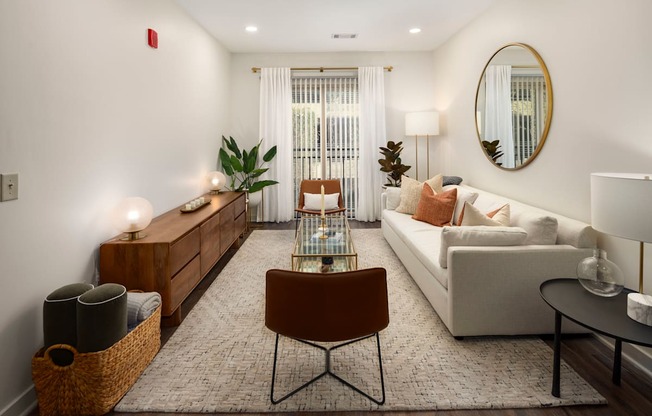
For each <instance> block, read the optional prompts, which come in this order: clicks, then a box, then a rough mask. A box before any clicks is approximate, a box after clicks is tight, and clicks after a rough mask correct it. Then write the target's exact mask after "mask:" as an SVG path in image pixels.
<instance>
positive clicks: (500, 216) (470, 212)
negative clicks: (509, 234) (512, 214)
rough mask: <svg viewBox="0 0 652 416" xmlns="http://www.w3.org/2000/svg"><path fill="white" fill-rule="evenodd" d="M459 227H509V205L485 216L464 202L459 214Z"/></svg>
mask: <svg viewBox="0 0 652 416" xmlns="http://www.w3.org/2000/svg"><path fill="white" fill-rule="evenodd" d="M460 225H489V226H494V227H500V226H503V227H509V225H510V222H509V204H505V205H503V206H502V207H500V208H496V209H495V210H493V211H491V212H487V213H486V214H485V213H483V212H481V211H480V210H479V209H478V208H476V207H475V206H473V205H471V204H469V203H468V202H464V208H463V209H462V213H461V214H460Z"/></svg>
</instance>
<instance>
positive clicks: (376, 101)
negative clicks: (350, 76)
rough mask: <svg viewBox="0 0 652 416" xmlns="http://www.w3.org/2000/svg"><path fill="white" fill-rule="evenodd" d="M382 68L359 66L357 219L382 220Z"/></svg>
mask: <svg viewBox="0 0 652 416" xmlns="http://www.w3.org/2000/svg"><path fill="white" fill-rule="evenodd" d="M383 71H384V70H383V68H382V67H360V68H359V69H358V83H359V94H360V162H359V163H358V208H357V210H356V219H357V220H358V221H375V220H377V219H380V193H381V191H382V185H383V174H382V172H381V171H380V165H379V164H378V158H379V157H380V156H379V153H378V152H379V149H378V148H379V147H380V146H383V145H385V143H386V139H387V135H386V132H385V81H384V76H385V74H384V72H383Z"/></svg>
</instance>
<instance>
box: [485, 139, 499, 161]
mask: <svg viewBox="0 0 652 416" xmlns="http://www.w3.org/2000/svg"><path fill="white" fill-rule="evenodd" d="M499 143H500V140H494V141H492V142H488V141H487V140H483V141H482V147H484V151H485V152H487V155H489V157H490V158H491V160H493V161H494V163H495V164H496V165H498V166H501V165H502V163H500V162H497V160H498V158H499V157H501V156H502V155H503V151H502V150H499V149H500V144H499Z"/></svg>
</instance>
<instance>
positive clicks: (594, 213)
mask: <svg viewBox="0 0 652 416" xmlns="http://www.w3.org/2000/svg"><path fill="white" fill-rule="evenodd" d="M591 225H592V226H593V228H595V229H596V230H597V231H600V232H603V233H605V234H609V235H613V236H617V237H621V238H626V239H628V240H634V241H638V242H639V244H640V248H639V256H640V257H639V276H638V279H639V283H638V285H639V286H638V291H639V293H630V294H629V295H628V296H627V315H628V316H629V317H630V318H632V319H634V320H636V321H638V322H641V323H643V324H646V325H650V326H652V296H650V295H645V294H644V293H643V259H644V248H645V243H650V242H652V174H637V173H592V174H591Z"/></svg>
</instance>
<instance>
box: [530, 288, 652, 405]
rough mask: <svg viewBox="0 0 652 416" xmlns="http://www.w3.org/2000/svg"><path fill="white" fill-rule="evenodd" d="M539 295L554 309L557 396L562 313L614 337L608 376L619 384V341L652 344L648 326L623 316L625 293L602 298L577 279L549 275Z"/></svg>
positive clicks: (554, 390)
mask: <svg viewBox="0 0 652 416" xmlns="http://www.w3.org/2000/svg"><path fill="white" fill-rule="evenodd" d="M539 291H540V292H541V297H542V298H543V300H544V301H546V303H547V304H548V305H550V307H552V308H553V309H554V310H555V340H554V358H553V367H552V395H553V396H555V397H560V392H559V377H560V374H559V370H560V365H561V318H562V316H564V317H566V318H567V319H570V320H571V321H573V322H575V323H577V324H579V325H582V326H584V327H586V328H588V329H590V330H592V331H594V332H597V333H599V334H602V335H605V336H607V337H610V338H614V339H615V341H616V342H615V351H614V366H613V373H612V378H611V380H612V381H613V383H614V384H616V385H620V365H621V353H622V342H623V341H625V342H629V343H630V344H636V345H642V346H645V347H652V327H649V326H647V325H643V324H641V323H639V322H636V321H635V320H633V319H631V318H630V317H629V316H627V294H628V293H631V292H632V291H631V290H629V289H624V290H623V291H622V292H621V293H620V294H618V295H616V296H613V297H610V298H605V297H602V296H597V295H594V294H592V293H590V292H588V291H587V290H585V289H584V288H583V287H582V285H581V284H580V283H579V282H578V281H577V279H552V280H548V281H545V282H543V283H542V284H541V286H540V288H539Z"/></svg>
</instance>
